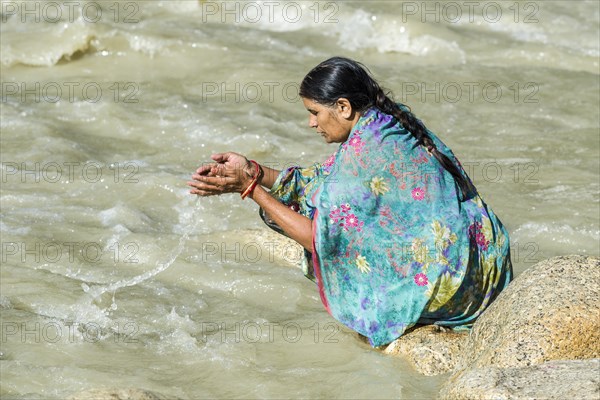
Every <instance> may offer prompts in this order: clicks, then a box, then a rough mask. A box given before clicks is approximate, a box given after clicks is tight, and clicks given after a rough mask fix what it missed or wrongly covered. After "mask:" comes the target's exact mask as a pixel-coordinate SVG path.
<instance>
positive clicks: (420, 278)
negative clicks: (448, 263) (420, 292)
mask: <svg viewBox="0 0 600 400" xmlns="http://www.w3.org/2000/svg"><path fill="white" fill-rule="evenodd" d="M415 283H416V284H417V286H425V285H427V284H428V283H429V279H427V275H425V274H423V273H418V274H416V275H415Z"/></svg>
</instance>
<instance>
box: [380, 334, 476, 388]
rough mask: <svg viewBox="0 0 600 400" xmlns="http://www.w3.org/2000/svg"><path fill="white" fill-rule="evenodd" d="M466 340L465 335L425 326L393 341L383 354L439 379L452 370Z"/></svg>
mask: <svg viewBox="0 0 600 400" xmlns="http://www.w3.org/2000/svg"><path fill="white" fill-rule="evenodd" d="M466 340H467V333H466V332H456V331H453V330H452V329H449V328H443V327H440V326H437V325H425V326H419V327H417V328H416V329H414V330H411V331H410V332H407V333H405V334H404V335H402V336H401V337H400V338H398V339H396V340H394V341H393V342H392V343H390V344H389V345H388V346H387V347H386V348H385V349H384V350H383V352H384V353H386V354H390V355H393V356H398V357H403V358H405V359H407V360H408V361H409V362H410V363H411V364H412V365H413V367H414V368H415V369H416V370H417V371H418V372H420V373H422V374H424V375H429V376H431V375H439V374H444V373H446V372H450V371H452V370H453V369H454V367H455V365H456V362H457V360H458V358H459V357H460V355H461V354H462V352H463V351H464V350H463V348H464V345H465V342H466Z"/></svg>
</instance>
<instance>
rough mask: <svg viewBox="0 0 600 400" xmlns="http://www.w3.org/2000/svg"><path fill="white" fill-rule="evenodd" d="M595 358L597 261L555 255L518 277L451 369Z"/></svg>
mask: <svg viewBox="0 0 600 400" xmlns="http://www.w3.org/2000/svg"><path fill="white" fill-rule="evenodd" d="M598 357H600V258H599V257H584V256H560V257H554V258H551V259H548V260H545V261H542V262H540V263H538V264H536V265H534V266H532V267H531V268H529V269H527V270H526V271H524V272H523V273H522V274H521V275H519V276H518V277H517V278H516V279H515V280H514V281H513V282H511V283H510V285H509V286H508V287H507V288H506V289H505V290H504V291H503V292H502V293H500V295H499V296H498V297H497V298H496V300H495V301H494V302H493V303H492V304H491V305H490V306H489V308H488V309H487V310H486V311H485V312H483V313H482V315H481V316H480V317H479V318H478V320H477V321H476V322H475V324H474V325H473V329H472V331H471V333H470V335H469V339H468V340H467V343H466V345H465V348H464V355H463V357H462V358H461V359H460V361H459V363H458V365H457V368H458V369H463V368H467V367H469V368H473V367H484V366H488V365H494V366H496V367H524V366H527V365H534V364H540V363H543V362H545V361H549V360H560V359H571V360H574V359H586V358H598Z"/></svg>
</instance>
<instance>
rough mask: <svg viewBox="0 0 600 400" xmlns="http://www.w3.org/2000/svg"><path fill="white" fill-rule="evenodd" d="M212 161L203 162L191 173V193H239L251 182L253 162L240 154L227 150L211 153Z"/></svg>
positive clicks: (211, 194) (203, 194) (189, 184)
mask: <svg viewBox="0 0 600 400" xmlns="http://www.w3.org/2000/svg"><path fill="white" fill-rule="evenodd" d="M211 158H212V159H213V160H214V161H215V162H214V163H210V164H204V165H202V166H201V167H200V168H198V169H197V170H196V173H195V174H193V175H192V179H193V181H190V182H188V186H191V187H192V190H191V191H190V193H191V194H197V195H198V196H215V195H220V194H223V193H236V192H237V193H241V192H242V191H243V190H244V189H246V188H247V187H248V186H249V185H250V183H251V182H252V179H253V175H254V170H253V169H254V168H253V164H252V163H251V162H250V161H248V159H247V158H246V157H244V156H243V155H241V154H238V153H233V152H227V153H217V154H213V155H212V156H211Z"/></svg>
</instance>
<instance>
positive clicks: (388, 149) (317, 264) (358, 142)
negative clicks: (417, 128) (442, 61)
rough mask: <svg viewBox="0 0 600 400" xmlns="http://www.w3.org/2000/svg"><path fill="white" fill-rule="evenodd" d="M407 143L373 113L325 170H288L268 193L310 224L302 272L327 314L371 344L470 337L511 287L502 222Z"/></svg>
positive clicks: (392, 124)
mask: <svg viewBox="0 0 600 400" xmlns="http://www.w3.org/2000/svg"><path fill="white" fill-rule="evenodd" d="M428 133H429V134H430V136H431V137H432V139H433V141H434V143H435V144H436V146H437V148H438V150H439V151H440V152H442V153H444V154H445V155H446V156H448V157H449V158H450V160H452V162H453V163H455V165H456V166H457V167H458V168H459V170H460V171H461V173H462V174H463V175H464V176H466V174H465V173H464V170H463V168H462V167H461V165H460V163H459V162H458V160H457V159H456V158H455V156H454V154H453V153H452V152H451V150H450V149H449V148H448V147H447V146H446V145H445V144H444V143H443V142H442V141H440V140H439V138H437V137H436V136H435V135H434V134H433V133H432V132H430V131H428ZM415 143H416V141H415V139H414V138H413V137H412V135H410V134H409V132H408V131H406V129H404V127H403V126H402V125H401V124H400V123H399V122H398V121H397V120H396V119H395V118H393V117H392V116H390V115H387V114H385V113H383V112H381V111H380V110H379V109H377V108H374V107H373V108H371V109H369V110H368V111H366V112H365V113H364V114H363V115H362V116H361V118H360V119H359V121H358V122H357V123H356V125H355V126H354V128H353V129H352V131H351V133H350V135H349V137H348V139H347V140H346V142H344V143H342V144H341V145H340V146H339V148H338V149H337V151H336V152H335V153H334V154H333V155H331V156H330V157H329V158H328V159H327V160H326V161H325V162H323V163H317V164H314V165H312V166H311V167H308V168H300V167H291V168H288V169H286V170H284V171H282V172H281V173H280V175H279V176H278V178H277V180H276V182H275V184H274V185H273V187H272V189H271V194H272V195H273V196H274V197H275V198H277V199H278V200H279V201H280V202H282V203H284V204H286V205H288V206H290V207H295V208H296V209H297V210H298V212H300V213H301V214H303V215H305V216H307V217H308V218H310V219H311V220H312V221H313V225H312V229H313V251H312V252H311V253H308V252H307V255H308V256H310V260H309V262H307V263H305V265H304V272H305V274H306V275H307V276H308V277H309V278H311V279H313V280H315V281H316V283H317V286H318V290H319V293H320V296H321V300H322V302H323V304H324V306H325V308H326V309H327V311H328V312H329V313H330V314H331V315H332V316H333V317H334V318H336V319H337V320H338V321H340V322H342V323H343V324H345V325H346V326H348V327H349V328H351V329H353V330H355V331H357V332H359V333H361V334H362V335H364V336H366V337H368V338H369V340H370V343H371V344H372V345H373V346H380V345H383V344H386V343H389V342H391V341H393V340H394V339H396V338H398V337H399V336H401V335H402V334H403V333H404V332H405V330H406V329H408V328H410V327H411V326H413V325H415V324H416V323H424V324H437V325H444V326H452V327H454V328H455V329H459V328H466V329H468V328H470V327H471V326H472V324H473V322H474V321H475V319H476V318H477V317H478V316H479V315H480V314H481V312H482V311H483V310H484V309H485V308H486V307H487V306H488V305H489V304H490V302H491V301H493V299H494V298H495V297H496V296H497V295H498V293H499V292H500V291H501V290H502V289H503V288H504V287H506V285H508V283H509V282H510V281H511V279H512V265H511V262H510V247H509V238H508V232H507V231H506V229H505V228H504V226H503V225H502V223H501V222H500V220H499V219H498V218H497V217H496V215H495V214H494V213H493V211H492V210H491V209H490V207H488V206H487V205H486V204H485V202H484V201H483V200H482V199H481V197H480V196H479V195H478V193H469V194H468V196H466V198H462V197H463V196H462V194H461V192H460V190H459V187H458V185H457V184H456V183H455V180H454V178H453V177H452V175H451V174H450V173H449V172H448V171H446V170H445V169H444V168H443V167H442V165H441V164H440V163H439V162H438V160H437V159H436V158H435V157H434V156H433V155H432V154H430V153H429V152H428V151H427V149H426V148H424V147H423V146H420V145H419V146H416V145H415ZM467 179H468V177H467Z"/></svg>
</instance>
